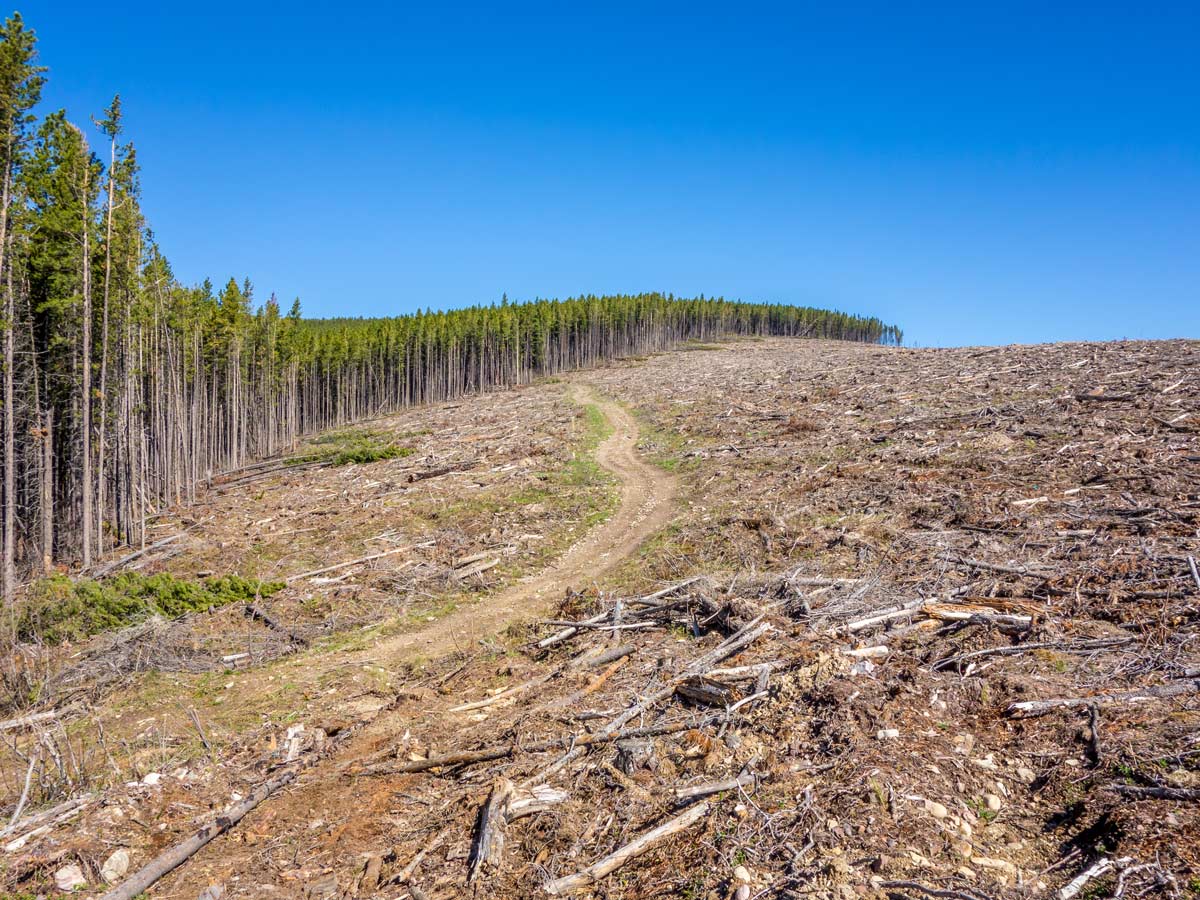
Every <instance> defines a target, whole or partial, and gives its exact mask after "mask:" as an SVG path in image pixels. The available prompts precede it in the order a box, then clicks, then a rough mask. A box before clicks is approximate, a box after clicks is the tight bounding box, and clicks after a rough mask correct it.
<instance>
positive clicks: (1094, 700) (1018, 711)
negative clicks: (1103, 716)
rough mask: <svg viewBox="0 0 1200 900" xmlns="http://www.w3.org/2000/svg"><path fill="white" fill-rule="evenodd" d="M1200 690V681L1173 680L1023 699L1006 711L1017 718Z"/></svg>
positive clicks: (1166, 696)
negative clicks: (1126, 688) (1084, 693)
mask: <svg viewBox="0 0 1200 900" xmlns="http://www.w3.org/2000/svg"><path fill="white" fill-rule="evenodd" d="M1195 690H1200V681H1191V680H1188V681H1173V682H1169V683H1167V684H1160V685H1156V686H1154V687H1149V688H1145V689H1144V690H1140V691H1122V692H1121V693H1117V694H1097V695H1096V696H1095V697H1062V698H1058V699H1054V700H1023V701H1021V702H1020V703H1010V704H1009V706H1008V709H1007V710H1006V712H1007V713H1008V715H1010V716H1014V717H1016V718H1032V717H1034V716H1042V715H1045V714H1046V713H1048V712H1051V711H1053V710H1056V709H1070V708H1072V707H1079V706H1093V705H1095V706H1105V705H1110V704H1119V703H1142V702H1144V701H1147V700H1162V699H1165V698H1168V697H1177V696H1179V695H1180V694H1188V693H1191V692H1192V691H1195Z"/></svg>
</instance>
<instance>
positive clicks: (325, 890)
mask: <svg viewBox="0 0 1200 900" xmlns="http://www.w3.org/2000/svg"><path fill="white" fill-rule="evenodd" d="M337 892H338V880H337V875H336V874H334V873H333V872H329V873H327V874H325V875H322V876H321V877H320V878H317V879H315V880H313V881H310V882H309V883H308V884H306V885H305V886H304V896H305V897H308V898H309V900H325V898H327V897H333V896H336V894H337Z"/></svg>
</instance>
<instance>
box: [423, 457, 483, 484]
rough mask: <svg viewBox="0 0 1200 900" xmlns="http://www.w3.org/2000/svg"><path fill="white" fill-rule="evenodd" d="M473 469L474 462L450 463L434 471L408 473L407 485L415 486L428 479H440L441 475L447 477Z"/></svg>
mask: <svg viewBox="0 0 1200 900" xmlns="http://www.w3.org/2000/svg"><path fill="white" fill-rule="evenodd" d="M473 468H475V460H469V461H468V462H460V463H451V464H450V465H448V466H438V467H437V468H435V469H425V470H423V471H420V472H409V473H408V483H409V484H416V483H417V482H418V481H425V480H427V479H429V478H440V477H441V476H442V475H449V474H450V473H452V472H466V471H469V470H471V469H473Z"/></svg>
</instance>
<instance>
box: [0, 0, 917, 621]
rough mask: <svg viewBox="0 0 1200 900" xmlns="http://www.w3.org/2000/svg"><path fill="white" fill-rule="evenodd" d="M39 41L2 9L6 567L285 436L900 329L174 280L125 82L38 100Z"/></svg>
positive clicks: (680, 305)
mask: <svg viewBox="0 0 1200 900" xmlns="http://www.w3.org/2000/svg"><path fill="white" fill-rule="evenodd" d="M44 71H45V70H44V68H43V67H41V66H39V65H38V60H37V48H36V39H35V36H34V33H33V32H32V31H31V30H29V29H28V28H27V27H26V26H25V24H24V22H23V21H22V20H21V17H20V15H19V14H14V15H13V16H12V17H11V18H9V19H8V20H7V21H6V22H5V23H4V26H3V28H2V29H0V166H2V167H3V196H2V199H0V291H2V296H3V316H2V323H0V326H2V328H3V332H2V337H3V360H2V365H3V388H2V390H3V394H2V396H0V405H2V408H3V458H2V459H0V468H2V471H3V504H2V507H0V510H2V512H0V514H2V517H3V560H2V576H3V578H2V587H3V593H4V596H5V597H6V598H11V597H12V596H13V592H14V587H15V585H16V582H17V579H18V578H24V577H26V576H27V575H29V574H31V573H37V572H40V571H49V570H50V569H51V568H52V567H54V566H58V565H80V566H83V567H87V566H89V565H91V564H92V562H93V560H94V559H96V557H97V556H98V555H99V554H101V553H104V552H106V551H107V550H109V549H111V548H113V547H115V546H119V545H122V544H138V543H139V542H143V541H144V540H145V535H146V521H147V517H148V516H150V515H152V514H153V512H154V511H155V510H156V509H158V508H160V507H162V506H163V505H164V504H173V503H179V502H184V501H187V500H188V499H190V498H192V497H193V495H194V493H195V491H196V489H197V488H198V487H199V486H200V485H202V484H204V483H205V482H206V481H207V480H208V479H210V478H211V477H212V476H213V475H214V474H216V473H220V472H227V471H230V470H233V469H236V468H238V467H240V466H243V465H244V464H245V463H246V462H248V461H250V460H253V459H255V458H259V457H263V456H268V455H271V454H274V453H277V452H279V451H281V450H283V449H286V448H288V447H289V446H291V445H292V444H293V443H294V442H295V440H296V439H297V437H298V436H300V435H302V434H304V433H307V432H312V431H316V430H318V429H321V428H325V427H327V426H331V425H337V424H342V423H347V422H351V421H355V420H358V419H362V418H366V417H370V416H376V415H380V414H383V413H388V412H391V411H393V410H396V409H400V408H402V407H405V406H407V405H410V404H415V403H425V402H430V401H437V400H443V399H446V398H451V397H456V396H459V395H462V394H466V393H471V392H478V391H484V390H488V389H491V388H497V387H503V386H508V385H515V384H520V383H523V382H527V381H529V380H530V379H531V378H533V377H535V376H538V375H543V374H549V373H554V372H557V371H561V370H564V369H572V368H578V367H583V366H589V365H593V364H595V363H597V362H600V361H603V360H607V359H612V358H614V357H618V356H621V355H627V354H638V353H645V352H648V351H653V350H660V349H665V348H669V347H671V346H673V345H676V344H678V343H680V342H683V341H688V340H693V339H699V340H704V339H710V338H718V337H722V336H725V335H792V336H797V337H828V338H841V339H848V340H857V341H872V342H883V343H898V342H899V341H900V339H901V333H900V331H899V329H897V328H895V327H893V326H887V325H884V324H883V323H882V322H880V321H879V320H877V319H873V318H863V317H859V316H852V315H845V314H842V313H837V312H829V311H824V310H818V309H811V308H802V307H794V306H786V305H768V304H755V303H741V302H731V301H726V300H723V299H705V298H704V297H700V298H698V299H680V298H676V297H673V296H670V295H662V294H641V295H637V296H618V297H590V296H589V297H577V298H573V299H569V300H565V301H551V300H536V301H533V302H526V303H514V304H510V303H508V302H507V300H505V301H503V302H501V303H499V304H494V305H489V306H476V307H471V308H468V309H462V310H455V311H451V312H438V313H435V312H425V313H417V314H415V315H408V316H400V317H396V318H388V319H324V320H306V319H303V318H301V316H300V305H299V301H296V302H294V303H292V304H291V306H290V308H289V309H288V311H286V312H285V311H283V309H282V308H281V306H280V304H279V303H278V302H277V301H276V299H275V297H274V296H272V297H270V298H269V299H267V300H266V301H265V302H262V303H258V302H257V301H256V298H255V295H254V291H253V289H252V287H251V285H250V283H249V282H248V281H243V282H241V283H239V282H238V281H236V280H234V279H230V280H229V281H228V282H227V283H226V284H225V285H224V286H223V287H221V288H220V289H216V288H214V287H213V285H212V284H211V283H209V282H205V283H203V284H201V285H198V286H188V285H185V284H182V283H180V281H179V280H178V279H176V277H175V276H174V275H173V273H172V270H171V266H170V265H169V263H168V262H167V260H166V258H165V257H164V256H163V254H162V252H161V251H160V249H159V246H158V244H157V243H156V241H155V240H154V237H153V235H152V232H151V231H150V230H149V228H148V226H147V223H146V221H145V219H144V217H143V215H142V211H141V195H140V186H139V179H138V160H137V156H136V153H135V151H134V146H133V144H132V143H131V142H129V141H128V140H126V135H125V132H124V128H123V122H122V115H121V103H120V98H119V97H115V98H114V99H113V101H112V104H111V106H110V107H109V108H108V109H107V110H105V111H104V112H103V114H102V116H101V117H100V118H98V119H96V120H94V122H95V125H96V127H97V129H98V132H96V133H97V134H98V135H100V136H101V137H102V139H103V140H102V142H97V143H98V144H99V146H97V147H96V148H92V147H91V146H89V141H88V136H87V132H86V131H85V130H84V129H82V128H80V127H79V126H77V125H76V124H74V123H73V122H72V121H70V120H69V119H68V118H67V116H66V113H65V112H63V111H58V112H51V113H49V114H47V115H44V116H42V117H40V118H39V117H38V116H35V115H34V109H35V107H37V105H38V103H39V101H40V95H41V89H42V86H43V83H44V81H43V80H44V74H43V73H44Z"/></svg>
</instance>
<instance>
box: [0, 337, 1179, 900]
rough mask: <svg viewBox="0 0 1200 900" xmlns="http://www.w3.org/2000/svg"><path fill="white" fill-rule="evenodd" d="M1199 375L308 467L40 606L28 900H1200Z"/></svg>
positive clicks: (12, 879) (779, 357)
mask: <svg viewBox="0 0 1200 900" xmlns="http://www.w3.org/2000/svg"><path fill="white" fill-rule="evenodd" d="M1197 371H1200V342H1195V341H1172V342H1157V343H1152V342H1120V343H1112V344H1057V345H1045V346H1038V347H1006V348H964V349H955V350H920V349H904V348H898V347H889V346H878V345H872V344H866V343H852V342H842V341H825V340H796V339H790V338H779V337H771V338H743V339H737V340H729V341H716V342H711V341H710V342H708V343H701V342H699V341H692V342H691V343H689V344H686V345H685V346H684V349H681V350H679V351H676V352H670V353H660V354H651V355H642V356H624V357H623V358H620V359H617V360H614V361H613V362H611V363H610V364H607V365H603V366H601V367H599V368H596V369H593V370H590V371H581V372H565V373H559V374H557V375H554V376H551V377H540V378H536V379H533V380H532V381H531V382H530V383H527V384H519V385H516V386H514V387H513V388H512V389H510V390H505V391H497V392H493V393H486V394H483V395H480V396H463V397H456V398H455V399H453V400H450V401H447V402H439V403H435V404H432V405H427V406H416V407H413V408H410V409H405V410H402V411H400V412H398V413H395V414H393V415H389V416H385V417H382V418H374V419H371V420H369V421H364V422H359V423H357V424H355V425H353V426H350V427H344V428H340V429H338V430H335V431H332V432H326V433H323V434H320V435H315V436H313V437H311V438H309V439H308V440H307V442H306V443H304V444H303V445H301V446H299V447H297V448H296V449H295V450H289V451H288V453H287V455H286V456H282V457H274V458H272V459H268V460H264V461H261V462H256V463H253V464H252V465H250V466H247V467H244V468H242V469H240V470H237V471H234V472H230V473H229V474H227V475H225V476H223V477H221V478H218V479H217V481H216V483H215V484H214V485H213V486H212V487H211V488H209V489H205V488H203V487H202V486H201V487H198V490H197V496H196V499H195V501H194V502H193V503H189V504H182V503H181V504H179V505H178V506H174V507H172V508H171V509H170V510H169V511H167V512H165V513H164V514H162V515H160V516H158V517H156V518H155V519H154V520H153V522H152V523H151V526H152V528H151V531H150V533H149V534H148V541H149V544H148V550H147V552H145V553H142V554H136V555H132V556H131V555H129V552H128V551H125V552H124V553H122V552H119V551H118V552H114V553H112V554H110V555H109V556H108V557H106V559H105V560H102V561H100V562H99V563H98V564H97V567H96V568H94V569H93V570H92V572H91V574H92V577H93V579H94V581H93V582H89V583H78V582H76V583H71V582H69V581H67V580H65V579H64V578H62V577H59V578H55V579H51V580H49V581H47V582H44V583H42V584H41V585H40V586H39V587H38V588H37V590H36V591H35V593H34V594H33V599H32V601H31V602H33V603H34V604H35V608H30V610H31V611H30V612H28V613H27V615H26V618H25V619H23V621H24V622H25V623H26V624H25V625H24V627H25V629H26V635H27V636H32V635H33V634H39V633H40V634H43V635H48V636H51V637H53V638H54V640H55V641H56V642H54V643H47V644H45V645H43V646H36V645H34V644H32V643H25V644H23V645H21V646H19V647H18V648H17V649H16V650H15V651H14V652H13V653H11V654H10V655H9V656H8V657H7V658H6V659H5V661H4V687H5V696H4V698H3V699H4V701H5V703H7V704H8V706H9V708H10V712H9V714H10V715H11V716H13V718H10V719H9V720H8V721H6V722H4V723H3V724H2V725H0V728H3V736H4V738H5V742H4V743H5V749H4V751H3V756H2V757H0V771H3V777H4V779H5V789H4V796H5V801H4V809H5V810H6V811H7V817H8V818H11V819H13V820H14V824H12V825H10V826H9V827H8V828H6V829H4V835H3V837H4V840H5V842H6V844H5V846H4V848H3V850H4V867H3V870H2V871H0V878H2V879H3V885H2V887H0V890H6V891H7V892H8V894H7V896H12V897H33V896H38V895H39V894H41V895H51V896H53V895H54V891H55V890H56V879H57V881H58V888H62V889H64V890H66V889H68V888H70V887H71V886H72V885H75V884H78V885H79V886H80V889H81V890H82V892H83V895H84V896H108V897H112V898H115V897H132V896H135V895H137V894H138V892H139V891H141V890H143V889H144V888H145V887H146V886H148V885H151V884H152V885H153V886H152V887H149V890H148V892H147V896H149V897H164V898H167V897H170V898H187V900H192V898H196V897H199V896H206V897H208V898H213V897H217V896H220V897H223V898H227V900H232V898H251V897H254V898H261V897H281V898H291V897H312V898H317V897H363V898H368V897H379V898H385V897H386V898H400V897H406V896H411V897H413V898H414V900H422V898H431V900H440V898H450V897H459V896H465V895H468V894H472V893H474V894H477V895H479V896H498V897H529V896H552V895H561V894H568V893H576V892H578V893H584V894H589V893H590V894H591V895H593V896H597V897H611V898H616V897H624V898H641V897H652V896H678V897H689V898H709V897H712V898H726V897H731V896H733V897H737V898H739V900H745V898H750V897H806V898H807V897H812V898H822V900H824V898H829V900H849V898H853V897H875V896H879V897H883V896H889V897H896V898H956V900H982V898H993V897H995V898H999V897H1012V898H1016V897H1030V896H1045V897H1051V896H1054V897H1056V898H1058V900H1072V898H1084V897H1088V898H1093V897H1096V898H1098V897H1123V896H1130V897H1133V896H1139V897H1140V896H1167V897H1172V898H1186V897H1189V896H1196V895H1197V894H1198V892H1200V745H1198V744H1197V737H1196V736H1197V733H1198V731H1200V728H1198V726H1200V646H1198V644H1197V625H1198V619H1197V616H1198V610H1200V572H1197V568H1196V557H1197V554H1198V552H1200V550H1198V547H1197V538H1198V536H1200V440H1198V438H1197V434H1198V433H1200V386H1198V385H1197V381H1196V377H1195V373H1196V372H1197ZM232 576H237V579H240V580H235V579H233V578H232ZM97 609H103V610H106V611H107V613H106V616H107V617H106V618H103V619H102V618H101V617H99V616H97V615H96V614H95V612H94V611H95V610H97ZM156 611H157V612H158V613H159V615H156V616H151V617H150V618H147V616H148V615H150V614H151V613H154V612H156ZM14 813H15V814H14ZM243 816H244V817H243ZM197 836H199V837H197ZM173 853H174V854H175V856H174V857H172V854H173ZM171 863H177V864H178V867H177V868H176V867H172V866H170V865H169V864H171ZM156 865H157V868H156V869H153V868H152V871H151V872H148V873H147V874H146V875H145V877H144V879H143V880H142V881H137V880H134V881H130V880H129V879H130V878H133V877H135V873H138V872H139V871H145V870H143V867H145V866H151V867H154V866H156ZM168 869H170V871H166V870H168ZM151 875H153V876H155V877H154V878H152V877H151ZM160 875H161V876H162V877H161V878H158V877H157V876H160ZM106 880H107V881H109V882H111V883H112V884H124V887H123V888H114V889H113V890H112V892H111V893H107V894H106V893H105V891H106V888H105V887H103V886H102V885H103V882H104V881H106ZM205 891H207V892H208V893H207V894H205V893H204V892H205Z"/></svg>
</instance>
